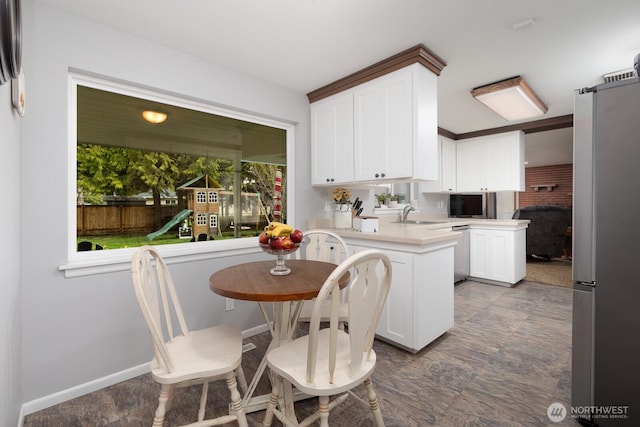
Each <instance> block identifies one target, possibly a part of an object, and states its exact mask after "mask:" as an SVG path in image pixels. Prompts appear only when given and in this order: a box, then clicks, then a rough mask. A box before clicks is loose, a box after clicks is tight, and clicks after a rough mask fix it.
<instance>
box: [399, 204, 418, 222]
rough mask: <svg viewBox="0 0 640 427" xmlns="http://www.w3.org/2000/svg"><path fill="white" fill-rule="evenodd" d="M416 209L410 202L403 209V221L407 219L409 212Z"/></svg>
mask: <svg viewBox="0 0 640 427" xmlns="http://www.w3.org/2000/svg"><path fill="white" fill-rule="evenodd" d="M415 210H416V208H414V207H413V206H411V204H408V205H407V206H405V207H404V209H402V222H405V221H406V220H407V217H408V216H409V212H411V211H415Z"/></svg>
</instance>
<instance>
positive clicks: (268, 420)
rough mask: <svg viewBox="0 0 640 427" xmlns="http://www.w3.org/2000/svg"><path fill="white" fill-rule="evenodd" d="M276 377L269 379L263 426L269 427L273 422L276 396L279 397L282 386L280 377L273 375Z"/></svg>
mask: <svg viewBox="0 0 640 427" xmlns="http://www.w3.org/2000/svg"><path fill="white" fill-rule="evenodd" d="M274 376H275V377H276V378H273V379H272V380H271V384H272V385H271V396H270V397H269V404H268V405H267V411H266V413H265V414H264V419H263V420H262V425H263V426H264V427H271V424H272V423H273V414H274V411H275V409H276V405H277V404H278V398H279V397H280V388H281V386H282V382H283V381H282V377H280V376H278V375H275V374H274Z"/></svg>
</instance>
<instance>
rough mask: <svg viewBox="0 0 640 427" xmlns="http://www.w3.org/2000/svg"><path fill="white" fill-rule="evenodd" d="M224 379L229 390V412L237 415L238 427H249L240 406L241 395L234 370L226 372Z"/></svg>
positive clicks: (242, 408)
mask: <svg viewBox="0 0 640 427" xmlns="http://www.w3.org/2000/svg"><path fill="white" fill-rule="evenodd" d="M226 381H227V387H229V391H230V392H231V405H230V406H231V412H232V413H234V414H235V415H236V416H237V417H238V420H237V421H238V425H239V426H240V427H249V424H248V422H247V415H246V414H245V413H244V407H243V406H242V397H241V396H240V392H239V391H238V383H237V382H236V374H235V371H234V372H230V373H229V374H227V378H226Z"/></svg>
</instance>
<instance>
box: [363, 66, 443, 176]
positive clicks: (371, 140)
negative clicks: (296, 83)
mask: <svg viewBox="0 0 640 427" xmlns="http://www.w3.org/2000/svg"><path fill="white" fill-rule="evenodd" d="M436 79H437V76H436V75H434V74H433V73H432V72H430V71H429V70H427V69H426V68H424V67H423V66H421V65H420V64H413V65H410V66H408V67H405V68H402V69H400V70H397V71H394V72H392V73H389V74H387V75H385V76H382V77H378V78H377V79H374V80H372V81H370V82H367V83H365V84H362V85H360V86H357V87H356V88H354V111H355V116H354V127H355V131H354V161H355V165H354V166H355V180H356V181H358V182H376V181H381V180H437V179H438V122H437V81H436Z"/></svg>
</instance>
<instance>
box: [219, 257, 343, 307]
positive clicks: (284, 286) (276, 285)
mask: <svg viewBox="0 0 640 427" xmlns="http://www.w3.org/2000/svg"><path fill="white" fill-rule="evenodd" d="M273 265H274V263H273V261H258V262H251V263H246V264H239V265H234V266H232V267H227V268H224V269H222V270H219V271H216V272H215V273H213V274H212V275H211V277H210V278H209V286H210V288H211V290H212V291H213V292H215V293H216V294H218V295H222V296H225V297H228V298H233V299H240V300H247V301H267V302H278V301H301V300H307V299H313V298H315V297H316V295H318V292H319V291H320V288H321V287H322V285H323V284H324V281H325V280H326V279H327V277H329V275H330V274H331V273H332V272H333V270H334V269H335V268H336V264H332V263H329V262H322V261H311V260H302V259H300V260H287V267H289V268H290V269H291V273H289V274H287V275H285V276H275V275H272V274H270V273H269V270H270V269H271V268H272V267H273ZM348 279H349V278H348V277H343V278H341V280H340V282H341V283H340V285H341V287H342V286H344V285H346V283H347V282H348Z"/></svg>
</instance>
